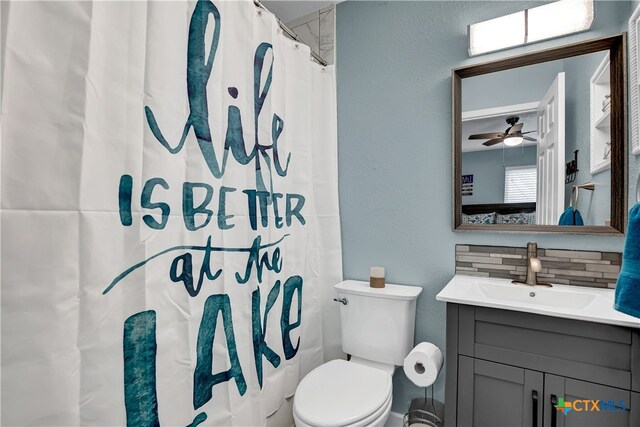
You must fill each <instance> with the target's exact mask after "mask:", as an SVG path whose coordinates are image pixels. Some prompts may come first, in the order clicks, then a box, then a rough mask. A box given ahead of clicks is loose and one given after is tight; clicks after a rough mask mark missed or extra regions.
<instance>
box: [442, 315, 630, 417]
mask: <svg viewBox="0 0 640 427" xmlns="http://www.w3.org/2000/svg"><path fill="white" fill-rule="evenodd" d="M445 394H446V395H445V404H446V406H445V411H446V412H445V423H446V426H447V427H453V426H460V427H467V426H474V427H480V426H487V427H498V426H505V427H517V426H527V427H528V426H535V427H574V426H575V427H590V426H602V427H617V426H619V427H631V426H634V427H637V426H640V414H639V412H640V334H639V333H638V330H636V329H631V328H625V327H620V326H613V325H604V324H599V323H592V322H583V321H578V320H571V319H562V318H556V317H550V316H541V315H536V314H530V313H523V312H518V311H510V310H500V309H492V308H486V307H475V306H468V305H459V304H452V303H448V304H447V351H446V390H445ZM560 399H564V401H567V402H572V404H574V405H576V408H574V409H572V410H571V411H569V412H567V414H566V415H565V414H563V413H562V412H560V411H558V410H556V408H555V407H554V406H555V405H558V404H560V403H561V401H560ZM597 400H600V401H601V402H603V403H600V404H597V406H598V407H599V408H601V409H604V410H595V408H594V406H593V405H594V403H592V401H597ZM576 401H581V402H577V403H576ZM600 405H604V407H603V406H600Z"/></svg>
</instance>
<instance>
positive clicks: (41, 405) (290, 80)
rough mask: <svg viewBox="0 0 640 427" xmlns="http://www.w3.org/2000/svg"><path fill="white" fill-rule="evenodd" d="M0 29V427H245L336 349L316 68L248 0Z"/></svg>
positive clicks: (66, 12)
mask: <svg viewBox="0 0 640 427" xmlns="http://www.w3.org/2000/svg"><path fill="white" fill-rule="evenodd" d="M2 12H3V16H2V24H3V25H2V26H3V28H2V52H1V53H2V55H1V56H2V97H1V101H2V145H1V152H0V155H1V168H2V169H1V178H2V188H1V211H0V215H1V233H2V234H1V241H2V246H1V249H2V252H1V261H2V264H1V267H2V286H1V295H0V298H1V322H2V323H1V330H2V336H1V338H2V365H1V368H2V388H1V391H2V394H1V399H2V419H1V422H2V425H48V426H51V425H111V426H115V425H124V424H128V425H135V426H147V425H149V426H151V425H166V426H169V425H171V426H174V425H176V426H177V425H180V426H186V425H194V426H195V425H198V424H201V425H229V426H231V425H252V426H253V425H264V424H265V419H266V418H267V417H268V416H269V415H270V414H272V413H273V412H274V411H276V410H277V409H278V408H279V406H280V405H281V404H282V402H283V401H284V399H285V398H287V397H289V396H291V395H293V393H294V392H295V389H296V386H297V384H298V382H299V381H300V379H301V378H302V377H303V376H304V375H305V374H306V373H307V372H309V371H310V370H311V369H313V368H314V367H316V366H318V365H319V364H320V363H322V362H323V357H325V358H327V354H329V355H330V356H331V357H333V356H335V354H337V352H338V350H337V348H338V347H337V346H338V343H339V330H337V328H336V323H335V322H336V320H335V319H336V317H337V308H336V307H335V304H329V303H328V302H327V301H329V300H330V297H331V295H332V292H333V285H334V284H335V283H337V282H338V281H340V279H341V274H342V273H341V272H342V266H341V246H340V226H339V216H338V192H337V158H336V151H337V149H336V105H335V74H334V70H333V68H332V67H322V66H320V65H318V64H315V63H313V62H312V61H311V60H310V57H309V48H308V47H306V46H304V45H302V44H298V43H296V42H294V41H291V40H289V39H287V38H286V37H285V36H283V34H282V32H281V30H280V29H279V27H278V25H277V22H276V20H275V18H274V17H273V15H271V14H269V13H267V12H264V11H260V10H259V9H258V8H256V7H255V6H254V5H253V2H251V1H250V0H246V1H209V0H204V1H199V2H133V1H132V2H99V1H98V2H67V1H60V2H12V3H8V4H7V3H6V2H3V5H2ZM323 336H324V338H323ZM323 341H324V344H323ZM323 347H324V348H323Z"/></svg>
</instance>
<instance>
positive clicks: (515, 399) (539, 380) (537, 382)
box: [457, 356, 544, 427]
mask: <svg viewBox="0 0 640 427" xmlns="http://www.w3.org/2000/svg"><path fill="white" fill-rule="evenodd" d="M543 384H544V383H543V374H542V373H540V372H536V371H530V370H527V369H522V368H515V367H513V366H508V365H502V364H500V363H493V362H487V361H485V360H479V359H473V358H470V357H466V356H459V359H458V402H457V415H458V423H457V424H458V426H460V427H467V426H473V427H485V426H486V427H514V426H526V427H530V426H531V427H542V403H543V402H542V395H543Z"/></svg>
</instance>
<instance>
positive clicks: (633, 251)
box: [614, 203, 640, 317]
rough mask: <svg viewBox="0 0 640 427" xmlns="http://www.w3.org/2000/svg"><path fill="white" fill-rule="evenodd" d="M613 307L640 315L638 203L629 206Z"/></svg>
mask: <svg viewBox="0 0 640 427" xmlns="http://www.w3.org/2000/svg"><path fill="white" fill-rule="evenodd" d="M614 308H615V309H616V310H618V311H621V312H622V313H626V314H629V315H631V316H634V317H640V203H638V204H637V205H635V206H634V207H633V208H631V211H630V212H629V222H628V225H627V238H626V240H625V242H624V252H623V253H622V268H621V269H620V275H619V276H618V284H617V285H616V299H615V304H614Z"/></svg>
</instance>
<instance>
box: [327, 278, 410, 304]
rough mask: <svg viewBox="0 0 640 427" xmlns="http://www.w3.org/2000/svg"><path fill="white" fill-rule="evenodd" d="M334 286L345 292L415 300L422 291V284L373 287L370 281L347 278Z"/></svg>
mask: <svg viewBox="0 0 640 427" xmlns="http://www.w3.org/2000/svg"><path fill="white" fill-rule="evenodd" d="M334 288H335V289H336V291H338V292H341V293H344V294H354V295H364V296H368V297H374V298H387V299H402V300H415V299H416V298H418V295H420V292H422V288H421V287H420V286H407V285H391V284H387V285H386V286H385V287H384V288H372V287H371V286H369V282H362V281H359V280H345V281H344V282H340V283H338V284H337V285H335V286H334Z"/></svg>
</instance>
